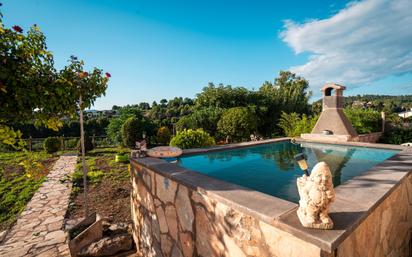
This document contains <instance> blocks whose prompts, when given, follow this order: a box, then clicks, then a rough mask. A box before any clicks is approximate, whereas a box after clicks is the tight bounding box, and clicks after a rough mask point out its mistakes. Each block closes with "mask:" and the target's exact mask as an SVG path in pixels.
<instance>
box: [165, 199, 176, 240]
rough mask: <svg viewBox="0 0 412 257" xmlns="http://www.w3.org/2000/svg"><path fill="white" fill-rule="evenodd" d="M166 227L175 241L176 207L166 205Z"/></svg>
mask: <svg viewBox="0 0 412 257" xmlns="http://www.w3.org/2000/svg"><path fill="white" fill-rule="evenodd" d="M165 215H166V221H167V227H168V228H169V233H170V235H171V236H172V238H173V239H174V240H175V241H176V242H177V241H178V238H177V216H176V209H175V207H173V206H172V205H169V206H167V207H166V211H165Z"/></svg>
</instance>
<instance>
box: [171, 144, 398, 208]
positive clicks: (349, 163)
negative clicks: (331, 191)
mask: <svg viewBox="0 0 412 257" xmlns="http://www.w3.org/2000/svg"><path fill="white" fill-rule="evenodd" d="M301 152H303V153H305V154H306V155H307V156H308V164H309V167H310V168H312V167H313V166H314V165H315V164H316V163H317V162H320V161H325V162H326V163H327V164H328V165H329V166H330V168H331V171H332V174H333V183H334V185H335V186H338V185H340V184H342V183H344V182H345V181H347V180H349V179H350V178H352V177H354V176H357V175H359V174H361V173H362V172H364V171H367V170H368V169H370V168H372V167H373V166H375V165H377V164H379V163H381V162H383V161H384V160H386V159H388V158H390V157H392V156H393V155H395V154H396V153H397V152H398V151H396V150H387V149H376V148H364V147H351V146H339V145H330V144H314V143H302V144H292V143H290V142H289V141H283V142H277V143H272V144H264V145H259V146H253V147H247V148H240V149H235V150H225V151H219V152H210V153H206V154H199V155H191V156H183V157H181V158H178V159H177V163H178V165H180V166H182V167H185V168H188V169H191V170H194V171H198V172H200V173H203V174H206V175H208V176H211V177H214V178H217V179H220V180H224V181H227V182H231V183H234V184H238V185H241V186H244V187H247V188H251V189H254V190H256V191H260V192H263V193H266V194H269V195H273V196H276V197H279V198H282V199H285V200H289V201H292V202H297V201H298V191H297V187H296V178H297V177H299V176H302V174H303V173H302V170H300V169H299V167H298V165H297V164H296V163H295V161H294V159H293V157H294V155H295V154H297V153H301Z"/></svg>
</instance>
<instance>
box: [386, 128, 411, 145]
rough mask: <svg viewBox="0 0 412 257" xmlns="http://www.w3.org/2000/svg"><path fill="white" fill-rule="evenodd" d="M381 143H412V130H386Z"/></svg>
mask: <svg viewBox="0 0 412 257" xmlns="http://www.w3.org/2000/svg"><path fill="white" fill-rule="evenodd" d="M380 142H381V143H386V144H395V145H400V144H403V143H408V142H412V128H398V127H395V128H391V129H389V130H386V131H385V133H384V135H383V137H382V138H381V139H380Z"/></svg>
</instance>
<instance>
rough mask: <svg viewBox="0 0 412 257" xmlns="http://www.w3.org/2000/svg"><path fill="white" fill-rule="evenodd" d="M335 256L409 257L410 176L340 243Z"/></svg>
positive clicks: (411, 221)
mask: <svg viewBox="0 0 412 257" xmlns="http://www.w3.org/2000/svg"><path fill="white" fill-rule="evenodd" d="M337 256H338V257H354V256H393V257H395V256H396V257H402V256H403V257H408V256H412V174H409V175H408V177H407V178H405V179H404V180H403V181H402V183H401V184H400V185H399V186H398V187H397V188H395V190H394V191H393V192H392V193H391V194H390V195H389V196H388V197H387V198H386V199H385V200H384V201H383V202H382V203H381V204H379V206H378V207H377V208H376V209H375V210H374V211H373V212H372V213H371V214H370V215H369V216H368V217H367V218H366V219H365V220H364V221H363V222H362V223H361V224H360V225H359V226H358V227H357V228H356V229H355V230H354V231H353V232H352V233H351V234H350V235H349V237H347V238H346V239H345V241H343V242H342V244H341V245H340V246H339V247H338V250H337Z"/></svg>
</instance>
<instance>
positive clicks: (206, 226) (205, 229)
mask: <svg viewBox="0 0 412 257" xmlns="http://www.w3.org/2000/svg"><path fill="white" fill-rule="evenodd" d="M196 249H197V253H198V254H199V255H200V256H223V252H224V245H223V244H222V242H221V241H220V240H219V238H218V236H217V235H216V233H215V229H214V228H213V223H212V222H210V220H209V219H208V217H207V214H206V211H205V210H204V209H203V208H202V207H200V206H196Z"/></svg>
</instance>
